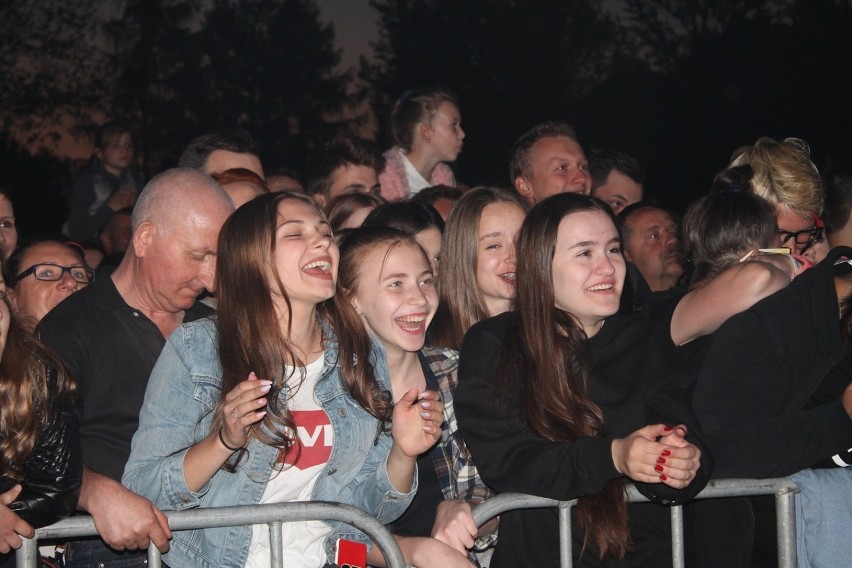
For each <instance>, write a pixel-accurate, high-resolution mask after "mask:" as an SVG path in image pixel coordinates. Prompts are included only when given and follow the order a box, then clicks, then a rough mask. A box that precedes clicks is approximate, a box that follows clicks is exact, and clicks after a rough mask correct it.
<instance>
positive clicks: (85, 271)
mask: <svg viewBox="0 0 852 568" xmlns="http://www.w3.org/2000/svg"><path fill="white" fill-rule="evenodd" d="M66 272H67V273H69V274H70V275H71V277H72V278H73V279H74V280H76V281H77V282H79V283H80V284H91V283H92V282H93V281H94V280H95V270H94V269H93V268H89V267H88V266H61V265H59V264H54V263H52V262H44V263H42V264H33V265H32V266H30V267H29V268H27V269H26V270H24V271H23V272H21V273H20V274H18V276H17V277H16V278H15V282H20V281H21V280H23V279H24V278H26V277H27V276H29V275H30V274H32V275H33V276H35V278H36V280H43V281H46V282H56V281H57V280H62V276H63V275H64V274H65V273H66Z"/></svg>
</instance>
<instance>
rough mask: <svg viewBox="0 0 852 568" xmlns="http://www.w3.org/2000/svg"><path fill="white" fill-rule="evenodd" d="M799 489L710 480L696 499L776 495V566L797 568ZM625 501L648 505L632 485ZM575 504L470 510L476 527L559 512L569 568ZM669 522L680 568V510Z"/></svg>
mask: <svg viewBox="0 0 852 568" xmlns="http://www.w3.org/2000/svg"><path fill="white" fill-rule="evenodd" d="M798 491H799V488H798V487H796V484H795V483H793V481H792V480H791V479H789V478H786V477H781V478H777V479H720V480H713V481H710V483H708V484H707V487H705V488H704V490H703V491H702V492H701V493H699V494H698V496H696V497H695V498H696V499H711V498H715V497H745V496H751V495H775V510H776V516H777V524H776V527H777V530H778V566H779V568H796V564H797V561H798V559H797V556H796V517H795V495H796V493H798ZM627 500H628V501H629V502H630V503H640V502H647V501H648V499H647V498H646V497H645V496H644V495H642V494H641V493H639V491H637V490H636V488H635V487H634V486H633V485H632V484H628V485H627ZM576 504H577V500H576V499H573V500H571V501H557V500H555V499H547V498H545V497H536V496H534V495H525V494H522V493H503V494H502V495H497V496H496V497H492V498H491V499H488V500H486V501H484V502H482V503H481V504H479V505H477V506H476V507H475V508H474V509H473V518H474V520H475V521H476V524H477V526H482V525H483V523H485V522H486V521H488V520H489V519H492V518H493V517H496V516H497V515H499V514H501V513H505V512H506V511H512V510H515V509H539V508H542V507H556V508H558V509H559V562H560V566H561V567H562V568H571V566H572V565H573V556H572V550H571V508H572V507H573V506H574V505H576ZM671 519H672V564H673V566H674V568H683V567H684V566H685V563H684V553H683V508H682V507H681V506H675V507H671Z"/></svg>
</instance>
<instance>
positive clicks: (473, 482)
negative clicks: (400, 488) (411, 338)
mask: <svg viewBox="0 0 852 568" xmlns="http://www.w3.org/2000/svg"><path fill="white" fill-rule="evenodd" d="M420 356H421V361H423V362H425V363H426V364H427V365H429V369H430V370H431V371H432V374H433V375H435V378H436V379H437V381H438V385H439V387H440V389H441V400H442V401H443V402H444V422H443V423H442V424H441V440H440V442H438V448H439V449H440V450H441V451H440V452H432V456H433V460H434V463H435V472H436V473H437V474H438V483H439V484H440V485H441V491H442V492H443V494H444V499H458V498H463V499H465V500H468V499H476V500H485V499H487V498H488V497H491V496H492V495H493V492H492V491H491V490H490V489H489V488H488V487H486V486H485V483H483V481H482V479H480V477H479V472H478V471H477V470H476V465H475V464H474V463H473V457H472V456H471V455H470V450H468V448H467V445H466V444H465V443H464V438H463V437H462V434H461V432H459V428H458V424H457V423H456V413H455V411H454V410H453V391H454V390H455V388H456V385H457V384H458V369H459V354H458V351H453V350H452V349H444V348H440V347H424V348H423V349H422V350H421V351H420Z"/></svg>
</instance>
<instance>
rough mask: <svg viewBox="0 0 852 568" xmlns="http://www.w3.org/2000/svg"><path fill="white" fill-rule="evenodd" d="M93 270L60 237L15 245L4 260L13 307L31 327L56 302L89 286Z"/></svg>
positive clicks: (92, 277) (29, 327)
mask: <svg viewBox="0 0 852 568" xmlns="http://www.w3.org/2000/svg"><path fill="white" fill-rule="evenodd" d="M94 279H95V271H94V270H92V269H91V268H89V267H88V266H86V261H85V260H84V259H83V254H82V253H81V252H80V250H79V249H78V248H75V247H73V246H71V245H68V244H65V243H63V242H60V241H53V240H44V241H36V242H33V243H30V244H28V245H25V246H23V247H21V248H20V249H18V250H17V251H16V252H15V254H13V255H12V256H11V258H9V262H8V263H7V264H6V281H7V282H8V283H9V296H10V300H11V303H12V307H13V309H14V310H15V313H16V315H17V316H18V318H19V319H20V320H21V322H22V323H23V325H24V326H25V327H27V328H28V329H30V330H32V329H33V328H35V326H36V325H37V324H38V322H40V321H41V318H43V317H44V316H45V315H47V312H49V311H50V310H52V309H53V308H54V307H55V306H56V305H57V304H58V303H59V302H61V301H62V300H64V299H65V298H67V297H68V296H70V295H71V294H73V293H74V292H76V291H78V290H81V289H82V288H84V287H86V286H88V285H89V284H91V283H92V281H93V280H94Z"/></svg>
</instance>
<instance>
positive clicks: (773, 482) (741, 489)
mask: <svg viewBox="0 0 852 568" xmlns="http://www.w3.org/2000/svg"><path fill="white" fill-rule="evenodd" d="M798 491H799V489H798V487H796V484H795V483H793V481H792V480H791V479H789V478H786V477H782V478H777V479H722V480H714V481H710V483H708V484H707V487H705V488H704V490H703V491H702V492H701V493H699V494H698V496H696V497H695V498H696V499H712V498H718V497H744V496H751V495H775V508H776V514H777V530H778V566H779V568H795V567H796V563H797V556H796V518H795V494H796V493H798ZM627 500H628V501H629V502H631V503H639V502H647V501H648V499H647V498H646V497H645V496H644V495H642V494H641V493H639V491H637V490H636V488H635V487H634V486H633V485H632V484H627ZM576 504H577V500H576V499H574V500H571V501H557V500H555V499H547V498H545V497H536V496H534V495H525V494H521V493H504V494H502V495H498V496H496V497H492V498H491V499H488V500H486V501H484V502H483V503H481V504H479V505H477V506H476V507H475V508H474V509H473V518H474V520H475V521H476V524H477V525H478V526H482V524H483V523H485V522H486V521H488V520H489V519H491V518H493V517H496V516H497V515H499V514H501V513H504V512H506V511H511V510H516V509H538V508H542V507H556V508H558V509H559V558H560V565H561V566H562V568H571V566H572V564H573V557H572V550H571V508H572V507H573V506H574V505H576ZM165 514H166V517H168V519H169V526H170V527H171V529H172V530H174V531H181V530H190V529H206V528H213V527H233V526H240V525H255V524H266V525H269V536H270V544H271V566H272V568H283V562H284V560H283V556H282V543H281V525H282V523H287V522H294V521H310V520H330V521H340V522H343V523H346V524H349V525H352V526H353V527H355V528H357V529H359V530H361V531H362V532H364V533H365V534H367V536H369V537H370V538H372V539H373V542H375V543H376V545H377V546H378V547H379V549H380V550H381V551H382V552H383V553H384V555H385V559H386V560H387V563H388V566H389V567H390V568H404V567H405V561H404V559H403V556H402V552H400V550H399V546H397V544H396V541H395V540H394V538H393V536H392V535H391V534H390V532H388V530H387V529H386V528H385V527H384V525H382V524H381V523H380V522H379V521H377V520H376V519H375V518H374V517H372V516H370V515H368V514H367V513H366V512H364V511H362V510H361V509H358V508H356V507H352V506H351V505H343V504H340V503H325V502H321V501H308V502H298V503H277V504H268V505H243V506H239V507H221V508H210V509H191V510H186V511H169V512H166V513H165ZM671 519H672V563H673V566H674V568H683V567H684V565H685V564H684V552H683V509H682V507H680V506H675V507H671ZM97 534H98V533H97V530H96V529H95V524H94V522H93V521H92V519H91V517H73V518H71V519H65V520H64V521H60V522H58V523H56V524H54V525H50V526H48V527H43V528H40V529H38V530H36V535H35V538H34V539H25V538H22V539H21V540H22V541H23V546H21V548H20V549H18V551H17V555H16V559H17V566H18V568H37V562H38V540H39V539H54V538H60V539H73V538H79V537H87V536H94V535H97ZM148 565H149V566H150V567H152V568H160V567H161V566H162V563H161V561H160V552H159V551H158V550H157V549H156V548H155V547H154V546H153V545H151V546H150V547H149V548H148Z"/></svg>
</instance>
